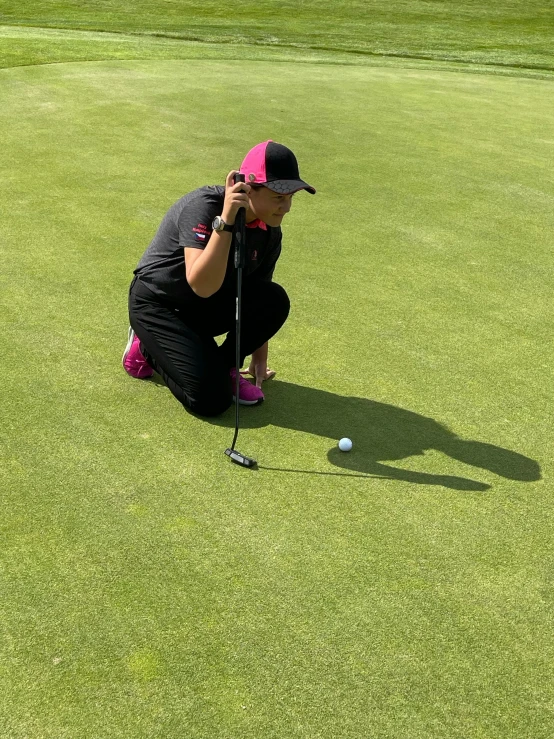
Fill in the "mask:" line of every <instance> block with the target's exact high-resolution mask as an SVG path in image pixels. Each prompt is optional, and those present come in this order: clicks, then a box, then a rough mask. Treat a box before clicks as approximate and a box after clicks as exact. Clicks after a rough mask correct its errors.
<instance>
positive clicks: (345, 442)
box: [339, 437, 352, 452]
mask: <svg viewBox="0 0 554 739" xmlns="http://www.w3.org/2000/svg"><path fill="white" fill-rule="evenodd" d="M339 449H340V450H341V452H349V451H350V450H351V449H352V442H351V441H350V439H347V438H346V437H345V438H344V439H341V440H340V441H339Z"/></svg>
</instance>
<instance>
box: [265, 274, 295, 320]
mask: <svg viewBox="0 0 554 739" xmlns="http://www.w3.org/2000/svg"><path fill="white" fill-rule="evenodd" d="M269 285H270V291H271V293H270V294H271V296H272V300H273V301H274V303H275V306H276V308H277V310H278V311H279V313H280V314H281V315H282V316H284V318H285V319H286V318H287V316H288V314H289V312H290V299H289V296H288V295H287V291H286V290H285V288H284V287H282V286H281V285H279V284H277V283H276V282H270V283H269Z"/></svg>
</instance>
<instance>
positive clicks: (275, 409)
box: [205, 379, 541, 491]
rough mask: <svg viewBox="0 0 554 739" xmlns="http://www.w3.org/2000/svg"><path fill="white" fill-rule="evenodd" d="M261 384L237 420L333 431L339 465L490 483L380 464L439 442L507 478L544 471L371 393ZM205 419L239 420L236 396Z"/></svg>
mask: <svg viewBox="0 0 554 739" xmlns="http://www.w3.org/2000/svg"><path fill="white" fill-rule="evenodd" d="M263 389H264V393H265V395H266V402H264V403H262V404H261V405H259V406H256V407H254V408H249V407H248V406H241V407H240V428H250V429H251V428H260V427H263V426H267V425H268V424H273V425H274V426H282V427H283V428H290V429H294V430H296V431H306V432H308V433H310V434H318V435H320V436H325V437H328V438H329V439H331V440H333V447H332V448H331V449H330V450H329V452H328V454H327V457H328V459H329V461H330V462H331V463H332V464H334V465H336V466H337V467H341V468H342V469H345V470H353V471H355V472H360V473H364V475H363V476H365V475H371V476H378V477H381V478H386V479H392V480H403V481H406V482H413V483H421V484H425V485H442V486H444V487H448V488H453V489H455V490H477V491H483V490H488V489H490V487H491V486H490V485H488V484H485V483H482V482H477V481H475V480H471V479H466V478H463V477H455V476H450V475H433V474H427V473H423V472H412V471H409V470H403V469H399V468H396V467H391V466H389V465H386V464H382V462H383V461H393V460H399V459H405V458H406V457H411V456H412V455H422V454H424V453H425V450H427V449H436V450H438V451H440V452H443V453H444V454H447V455H448V456H450V457H452V458H453V459H457V460H458V461H460V462H464V463H465V464H469V465H472V466H473V467H479V468H481V469H485V470H489V471H490V472H494V473H495V474H496V475H500V476H501V477H504V478H507V479H509V480H518V481H521V482H532V481H535V480H540V479H541V469H540V466H539V464H538V463H537V462H536V461H535V460H533V459H529V458H528V457H524V456H523V455H522V454H518V453H517V452H513V451H510V450H509V449H502V448H501V447H497V446H494V445H492V444H486V443H483V442H480V441H472V440H469V439H461V438H460V437H458V436H456V434H454V433H453V432H452V431H449V430H448V429H447V428H446V427H445V426H442V425H441V424H440V423H437V421H435V420H433V419H432V418H426V417H425V416H420V415H419V414H417V413H413V412H412V411H408V410H405V409H404V408H397V407H395V406H393V405H387V404H386V403H378V402H376V401H373V400H367V399H366V398H352V397H346V396H342V395H336V394H334V393H329V392H326V391H324V390H317V389H315V388H311V387H303V386H301V385H294V384H292V383H290V382H281V381H279V380H276V379H274V380H271V381H269V382H266V383H264V386H263ZM205 420H207V421H209V422H211V423H213V424H217V425H220V426H224V427H228V428H230V429H232V428H234V424H235V405H234V403H233V405H232V406H231V408H229V410H228V411H226V412H225V413H224V414H223V415H221V416H218V417H212V418H206V419H205ZM346 435H348V436H349V437H351V438H352V440H353V441H354V448H353V450H352V451H351V452H348V453H345V452H341V451H340V450H339V449H338V446H337V440H338V438H339V437H341V436H346ZM237 448H238V449H239V450H240V451H242V452H243V453H246V454H247V453H248V450H243V449H242V448H241V446H240V436H239V442H238V444H237ZM259 467H260V468H261V469H280V470H281V471H283V472H285V471H286V472H311V471H310V470H294V469H292V468H291V469H289V468H286V469H285V468H270V467H265V466H264V465H261V464H260V465H259ZM313 474H349V475H352V474H353V473H352V472H350V473H332V472H331V473H325V472H323V473H322V472H316V471H315V470H314V471H313Z"/></svg>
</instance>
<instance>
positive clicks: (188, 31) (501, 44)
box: [0, 0, 554, 70]
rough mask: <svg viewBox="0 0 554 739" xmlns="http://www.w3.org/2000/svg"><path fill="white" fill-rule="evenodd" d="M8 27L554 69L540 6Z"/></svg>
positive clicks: (277, 12) (223, 13)
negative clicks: (116, 33)
mask: <svg viewBox="0 0 554 739" xmlns="http://www.w3.org/2000/svg"><path fill="white" fill-rule="evenodd" d="M0 24H5V25H13V26H19V25H21V26H36V27H52V28H75V29H81V30H87V31H112V32H121V33H125V34H126V33H138V34H144V35H151V36H155V35H157V36H168V37H176V38H183V39H186V40H197V41H203V42H209V43H214V42H215V43H221V42H226V43H238V44H256V45H262V46H266V47H268V48H271V47H274V46H285V47H295V48H298V49H320V50H328V51H342V52H348V53H352V52H355V53H358V54H376V55H384V56H399V57H403V58H419V59H434V60H437V61H440V60H444V61H449V60H450V61H459V62H470V63H476V64H488V65H500V66H503V65H508V66H516V67H521V68H524V69H525V68H526V69H544V70H552V69H553V58H554V41H553V37H552V34H551V33H550V29H551V28H552V26H553V24H554V9H553V8H552V7H551V6H548V7H545V5H544V3H540V2H538V0H532V1H531V2H523V0H518V1H517V2H507V1H506V0H504V1H503V2H500V3H496V4H494V6H493V5H490V4H489V5H483V4H480V3H477V2H472V1H471V0H465V2H461V3H457V4H456V5H453V4H452V3H448V2H446V1H445V0H441V1H439V2H433V3H427V2H424V1H423V0H410V1H409V2H402V3H396V4H395V5H394V6H391V5H390V3H387V2H385V0H377V1H376V2H372V3H367V2H363V0H350V1H349V2H347V3H346V2H345V3H337V2H335V1H334V0H325V1H324V2H319V1H317V2H316V0H305V1H304V2H302V3H297V2H281V1H280V0H265V2H264V3H263V4H262V5H260V4H259V3H256V2H254V0H241V1H239V2H237V3H234V4H233V8H232V9H225V10H224V9H223V8H222V6H221V3H219V2H204V3H199V2H193V1H189V2H187V1H186V0H180V1H179V2H174V3H167V2H162V0H155V1H154V2H146V1H145V0H141V2H137V3H133V9H132V12H130V11H129V8H128V7H127V6H125V5H123V4H122V3H121V2H119V0H98V1H97V2H94V3H86V4H84V5H80V4H77V3H73V2H63V1H60V2H56V3H49V4H48V5H46V4H42V5H38V6H37V5H31V4H29V5H23V6H22V5H21V4H15V3H4V5H3V8H2V12H1V13H0Z"/></svg>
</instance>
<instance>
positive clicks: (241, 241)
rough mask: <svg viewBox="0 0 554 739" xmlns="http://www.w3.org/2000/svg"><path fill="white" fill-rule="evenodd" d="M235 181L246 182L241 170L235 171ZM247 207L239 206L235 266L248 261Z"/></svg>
mask: <svg viewBox="0 0 554 739" xmlns="http://www.w3.org/2000/svg"><path fill="white" fill-rule="evenodd" d="M233 182H234V184H235V185H236V184H237V183H239V182H246V178H245V176H244V175H243V174H242V173H241V172H235V174H234V175H233ZM245 241H246V209H245V208H239V209H238V212H237V215H236V218H235V268H238V267H244V264H245V261H246V244H245Z"/></svg>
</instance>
